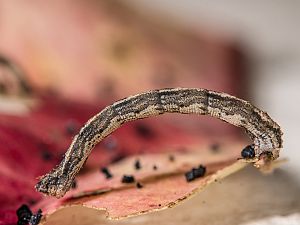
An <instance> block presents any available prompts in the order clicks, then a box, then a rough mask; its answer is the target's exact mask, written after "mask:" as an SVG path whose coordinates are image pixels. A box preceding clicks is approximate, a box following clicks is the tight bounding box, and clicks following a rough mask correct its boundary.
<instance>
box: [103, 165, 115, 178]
mask: <svg viewBox="0 0 300 225" xmlns="http://www.w3.org/2000/svg"><path fill="white" fill-rule="evenodd" d="M101 172H102V173H103V174H104V175H105V178H106V179H110V178H112V177H113V175H112V174H111V172H110V171H109V169H108V168H107V167H102V168H101Z"/></svg>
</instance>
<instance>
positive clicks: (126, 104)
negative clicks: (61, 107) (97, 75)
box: [36, 88, 282, 198]
mask: <svg viewBox="0 0 300 225" xmlns="http://www.w3.org/2000/svg"><path fill="white" fill-rule="evenodd" d="M163 113H184V114H199V115H210V116H212V117H216V118H219V119H221V120H223V121H225V122H227V123H230V124H232V125H235V126H238V127H242V128H244V129H245V131H246V132H247V134H248V135H249V136H250V138H251V139H252V140H253V142H254V144H253V150H254V152H255V157H256V158H259V156H260V155H261V154H262V153H268V154H270V153H272V154H271V155H272V159H276V158H278V156H279V151H280V149H281V148H282V132H281V129H280V126H279V125H278V124H277V123H275V122H274V121H273V120H272V119H271V118H270V116H269V115H268V114H267V113H266V112H264V111H262V110H260V109H258V108H256V107H255V106H253V105H252V104H250V103H249V102H247V101H244V100H242V99H239V98H236V97H234V96H231V95H228V94H225V93H219V92H215V91H210V90H206V89H196V88H170V89H161V90H153V91H149V92H146V93H142V94H137V95H134V96H131V97H128V98H125V99H122V100H120V101H117V102H115V103H113V104H112V105H110V106H107V107H106V108H105V109H103V110H102V111H101V112H100V113H98V114H97V115H95V116H94V117H92V118H91V119H90V120H89V121H88V122H87V123H86V124H85V125H84V127H82V128H81V130H80V132H79V134H78V135H76V136H75V137H74V139H73V141H72V143H71V145H70V147H69V149H68V151H67V152H66V154H65V156H64V159H63V160H62V162H61V163H60V164H59V165H58V166H57V167H56V168H55V169H53V170H52V171H51V172H50V173H48V174H46V175H44V176H42V177H41V178H40V181H39V182H38V183H37V185H36V189H37V190H38V191H40V192H42V193H45V194H47V195H51V196H55V197H57V198H60V197H62V196H64V195H65V193H66V192H67V191H68V190H69V189H70V188H71V186H72V183H73V180H74V179H75V176H76V174H77V173H78V172H79V170H80V169H81V167H82V166H83V164H84V162H85V161H86V160H87V158H88V156H89V154H90V153H91V150H92V149H93V147H94V146H95V145H96V144H97V143H99V142H100V141H101V140H103V138H105V137H106V136H108V135H109V134H110V133H112V132H113V131H114V130H116V129H117V128H119V127H120V126H121V125H122V124H123V123H125V122H128V121H132V120H137V119H143V118H146V117H150V116H156V115H159V114H163Z"/></svg>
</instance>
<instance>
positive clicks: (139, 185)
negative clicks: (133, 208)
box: [136, 182, 144, 188]
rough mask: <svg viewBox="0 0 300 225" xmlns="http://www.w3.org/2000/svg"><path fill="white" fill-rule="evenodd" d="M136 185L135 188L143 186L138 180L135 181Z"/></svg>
mask: <svg viewBox="0 0 300 225" xmlns="http://www.w3.org/2000/svg"><path fill="white" fill-rule="evenodd" d="M136 187H137V188H143V187H144V186H143V185H142V184H141V183H140V182H137V183H136Z"/></svg>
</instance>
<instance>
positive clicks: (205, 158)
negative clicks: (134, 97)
mask: <svg viewBox="0 0 300 225" xmlns="http://www.w3.org/2000/svg"><path fill="white" fill-rule="evenodd" d="M242 146H244V145H241V144H232V143H227V144H225V145H223V146H222V149H221V150H220V151H219V152H217V153H216V152H213V151H212V150H211V149H210V148H209V146H202V147H201V149H200V151H199V147H195V146H194V147H191V148H190V150H189V151H185V152H176V153H174V154H173V155H172V156H173V157H174V160H170V155H169V154H167V153H161V154H144V155H139V156H133V157H130V158H127V159H125V160H123V161H121V162H119V163H117V164H113V165H111V166H110V167H109V170H110V171H111V173H112V174H113V175H114V177H113V178H112V179H110V180H106V179H105V177H104V176H103V175H102V174H101V173H100V172H99V171H94V172H93V173H89V174H86V175H82V176H80V177H78V181H77V185H78V186H77V188H76V189H75V190H72V191H70V192H69V193H68V194H67V195H66V196H65V197H64V198H63V199H59V200H57V199H54V198H47V199H45V200H44V201H43V202H41V203H40V204H39V205H37V206H36V207H40V208H42V209H43V211H44V213H45V214H46V216H45V217H44V219H43V221H42V222H43V223H46V222H47V219H48V218H49V217H51V216H53V215H54V214H55V213H58V212H59V211H60V210H61V209H63V208H68V207H72V206H75V205H80V206H82V207H88V208H95V209H98V210H100V211H105V213H106V215H107V217H108V218H110V219H120V218H125V217H129V216H134V215H140V214H144V213H148V212H153V211H158V210H161V209H166V208H170V207H173V206H175V205H177V204H178V203H180V202H182V201H183V200H185V199H187V198H189V197H191V196H193V195H194V194H195V193H198V192H200V191H201V190H203V189H204V188H205V187H206V186H207V185H209V184H210V183H212V182H215V181H217V180H219V179H222V178H223V177H225V176H227V175H229V174H231V173H233V172H235V171H237V170H239V169H241V168H243V167H244V166H246V165H247V163H245V162H241V161H237V158H238V156H239V153H240V149H241V148H242ZM136 159H139V161H140V162H141V165H142V168H141V169H140V170H136V169H135V168H134V162H135V161H136ZM154 164H155V165H156V166H157V170H153V165H154ZM200 164H202V165H204V166H206V168H207V173H206V175H205V176H204V177H202V178H198V179H196V180H194V181H192V182H187V181H186V178H185V176H184V173H185V172H186V171H188V170H190V169H191V168H193V167H197V166H199V165H200ZM123 174H132V175H134V177H135V179H136V182H140V183H141V184H142V185H143V188H140V189H138V188H137V187H136V183H132V184H124V183H122V182H121V178H122V176H123Z"/></svg>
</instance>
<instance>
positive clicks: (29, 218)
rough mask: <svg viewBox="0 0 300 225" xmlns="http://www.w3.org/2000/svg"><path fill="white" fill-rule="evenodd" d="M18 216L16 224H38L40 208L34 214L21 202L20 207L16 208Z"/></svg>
mask: <svg viewBox="0 0 300 225" xmlns="http://www.w3.org/2000/svg"><path fill="white" fill-rule="evenodd" d="M16 213H17V216H18V222H17V224H18V225H27V224H30V225H37V224H39V222H40V220H41V218H42V210H41V209H39V210H38V211H37V213H36V214H32V212H31V210H30V209H29V207H28V206H27V205H25V204H23V205H22V206H21V207H20V208H18V209H17V212H16Z"/></svg>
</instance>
